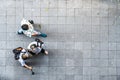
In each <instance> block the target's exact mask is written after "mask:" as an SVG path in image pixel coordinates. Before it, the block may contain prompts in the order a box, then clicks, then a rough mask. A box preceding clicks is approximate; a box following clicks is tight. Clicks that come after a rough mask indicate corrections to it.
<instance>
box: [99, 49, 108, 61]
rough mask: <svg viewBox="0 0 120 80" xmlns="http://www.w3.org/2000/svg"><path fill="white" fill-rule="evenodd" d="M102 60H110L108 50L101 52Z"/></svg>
mask: <svg viewBox="0 0 120 80" xmlns="http://www.w3.org/2000/svg"><path fill="white" fill-rule="evenodd" d="M100 58H101V59H103V58H104V59H108V51H107V50H106V51H103V50H102V51H101V52H100Z"/></svg>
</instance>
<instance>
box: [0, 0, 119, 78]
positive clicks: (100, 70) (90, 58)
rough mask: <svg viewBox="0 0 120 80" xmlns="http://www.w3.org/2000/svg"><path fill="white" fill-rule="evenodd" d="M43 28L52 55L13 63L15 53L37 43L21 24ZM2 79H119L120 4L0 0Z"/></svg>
mask: <svg viewBox="0 0 120 80" xmlns="http://www.w3.org/2000/svg"><path fill="white" fill-rule="evenodd" d="M23 18H26V19H32V20H34V22H35V23H36V25H35V27H36V28H37V29H39V28H38V27H37V25H38V24H41V26H42V29H41V31H42V32H45V33H47V34H48V37H47V38H41V37H40V39H42V40H43V41H44V42H45V44H46V49H47V50H48V51H49V55H47V56H45V55H39V56H35V57H34V58H32V59H30V60H27V63H28V64H29V65H31V66H33V70H34V71H35V75H31V72H30V71H29V70H27V69H24V68H22V67H21V66H20V64H19V63H18V62H17V61H15V60H14V57H13V53H12V49H13V48H16V47H18V46H21V47H24V48H26V47H27V45H28V44H29V43H30V42H31V41H33V40H34V37H32V38H28V37H26V36H24V35H17V34H16V31H17V30H18V29H19V28H20V21H21V20H22V19H23ZM0 45H1V47H0V80H120V1H119V0H0Z"/></svg>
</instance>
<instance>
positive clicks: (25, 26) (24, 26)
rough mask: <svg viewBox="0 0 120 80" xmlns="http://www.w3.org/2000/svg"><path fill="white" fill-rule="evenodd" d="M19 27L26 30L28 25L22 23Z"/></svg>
mask: <svg viewBox="0 0 120 80" xmlns="http://www.w3.org/2000/svg"><path fill="white" fill-rule="evenodd" d="M21 28H22V29H23V30H28V29H29V27H28V25H27V24H23V25H22V26H21Z"/></svg>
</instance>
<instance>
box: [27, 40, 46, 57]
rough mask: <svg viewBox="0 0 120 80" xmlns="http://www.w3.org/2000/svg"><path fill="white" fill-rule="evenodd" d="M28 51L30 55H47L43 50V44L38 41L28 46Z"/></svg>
mask: <svg viewBox="0 0 120 80" xmlns="http://www.w3.org/2000/svg"><path fill="white" fill-rule="evenodd" d="M27 49H28V51H29V52H30V53H31V54H34V55H37V54H40V53H44V54H46V55H47V54H48V51H46V50H45V49H44V43H43V42H42V41H41V40H40V39H39V42H37V41H33V42H31V43H30V44H29V45H28V48H27Z"/></svg>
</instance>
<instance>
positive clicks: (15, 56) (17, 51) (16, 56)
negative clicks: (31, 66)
mask: <svg viewBox="0 0 120 80" xmlns="http://www.w3.org/2000/svg"><path fill="white" fill-rule="evenodd" d="M19 48H22V47H18V48H15V49H13V53H14V58H15V60H18V59H19V55H20V52H21V50H18V49H19Z"/></svg>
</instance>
